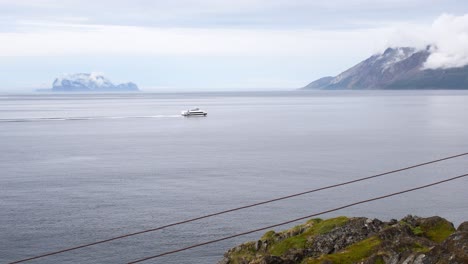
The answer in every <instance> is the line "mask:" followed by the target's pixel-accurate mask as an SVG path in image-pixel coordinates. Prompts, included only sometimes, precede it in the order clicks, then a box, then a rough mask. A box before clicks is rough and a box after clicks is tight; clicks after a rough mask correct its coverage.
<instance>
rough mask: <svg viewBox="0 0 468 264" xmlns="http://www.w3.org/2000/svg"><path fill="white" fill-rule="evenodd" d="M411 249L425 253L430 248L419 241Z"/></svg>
mask: <svg viewBox="0 0 468 264" xmlns="http://www.w3.org/2000/svg"><path fill="white" fill-rule="evenodd" d="M412 249H413V251H416V252H420V253H426V252H429V250H431V249H430V248H428V247H425V246H423V245H421V244H419V243H415V244H414V245H413V248H412Z"/></svg>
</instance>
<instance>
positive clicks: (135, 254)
mask: <svg viewBox="0 0 468 264" xmlns="http://www.w3.org/2000/svg"><path fill="white" fill-rule="evenodd" d="M195 106H198V107H201V108H203V109H205V110H207V111H208V116H207V117H206V118H183V117H181V116H179V113H180V111H181V110H185V109H187V108H189V107H195ZM467 151H468V92H463V91H458V92H456V91H445V92H437V91H426V92H416V91H407V92H402V91H399V92H396V91H393V92H383V91H381V92H301V93H299V92H277V93H206V94H203V93H202V94H195V93H194V94H144V93H142V94H121V95H118V94H107V95H106V94H97V95H84V94H82V95H79V94H75V95H69V94H57V95H50V94H35V95H0V263H5V262H9V261H14V260H17V259H21V258H25V257H29V256H33V255H37V254H41V253H45V252H49V251H54V250H58V249H62V248H64V247H68V246H75V245H77V244H82V243H87V242H93V241H96V240H99V239H105V238H109V237H112V236H117V235H121V234H124V233H127V232H135V231H140V230H143V229H147V228H153V227H157V226H160V225H165V224H168V223H171V222H174V221H179V220H183V219H187V218H191V217H196V216H200V215H204V214H208V213H213V212H217V211H220V210H224V209H229V208H232V207H237V206H240V205H246V204H250V203H255V202H259V201H263V200H265V199H270V198H274V197H278V196H282V195H288V194H292V193H296V192H301V191H305V190H309V189H313V188H316V187H321V186H325V185H329V184H334V183H339V182H342V181H346V180H350V179H355V178H359V177H364V176H369V175H372V174H375V173H380V172H384V171H387V170H392V169H396V168H400V167H404V166H408V165H412V164H415V163H420V162H425V161H429V160H432V159H437V158H441V157H444V156H449V155H453V154H458V153H462V152H467ZM467 172H468V157H464V158H459V159H455V160H452V161H446V162H443V163H440V164H436V165H430V166H427V167H424V168H419V169H415V170H412V171H408V172H403V173H398V174H394V175H389V176H386V177H384V178H380V179H374V180H371V181H367V182H361V183H356V184H353V185H349V186H346V187H340V188H337V189H333V190H328V191H323V192H319V193H314V194H309V195H305V196H302V197H297V198H294V199H290V200H287V201H281V202H278V203H275V204H269V205H265V206H261V207H258V208H253V209H248V210H244V211H239V212H235V213H231V214H226V215H222V216H218V217H213V218H210V219H205V220H202V221H198V222H194V223H190V224H187V225H183V226H178V227H172V228H168V229H165V230H161V231H157V232H154V233H149V234H144V235H140V236H136V237H133V238H128V239H123V240H120V241H115V242H112V243H108V244H104V245H98V246H94V247H91V248H88V249H82V250H77V251H74V252H70V253H65V254H62V255H57V256H51V257H48V258H44V259H41V260H37V261H31V262H30V263H126V262H128V261H131V260H136V259H139V258H141V257H145V256H149V255H155V254H158V253H161V252H164V251H167V250H173V249H177V248H179V247H183V246H188V245H191V244H193V243H200V242H204V241H207V240H210V239H216V238H220V237H223V236H228V235H232V234H235V233H239V232H244V231H247V230H250V229H254V228H258V227H261V226H264V225H270V224H275V223H277V222H282V221H286V220H289V219H292V218H296V217H300V216H303V215H309V214H313V213H315V212H319V211H321V210H325V209H329V208H332V207H335V206H340V205H344V204H347V203H350V202H354V201H359V200H363V199H367V198H371V197H374V196H379V195H383V194H386V193H390V192H394V191H398V190H401V189H406V188H410V187H415V186H418V185H422V184H427V183H430V182H433V181H437V180H440V179H443V178H447V177H452V176H457V175H459V174H464V173H467ZM467 187H468V180H467V179H466V178H465V179H462V180H458V181H455V182H450V183H446V184H444V185H440V186H437V187H432V188H429V189H425V190H420V191H417V192H413V193H409V194H405V195H402V196H399V197H393V198H389V199H387V200H381V201H376V202H373V203H370V204H365V205H359V206H356V207H352V208H348V209H345V210H342V211H339V212H336V213H333V214H327V215H324V216H323V218H327V217H331V216H335V215H348V216H367V217H378V218H380V219H382V220H388V219H391V218H401V217H403V216H405V215H407V214H416V215H420V216H431V215H441V216H443V217H446V218H447V219H449V220H450V221H452V222H454V223H455V224H459V223H461V222H462V221H465V220H468V202H467V201H468V192H467V191H466V190H467ZM286 227H287V226H285V227H284V228H286ZM280 229H283V228H280ZM259 236H261V233H258V234H252V235H250V236H246V237H241V238H237V239H233V240H228V241H224V242H219V243H216V244H213V245H209V246H205V247H200V248H197V249H192V250H189V251H186V252H183V253H179V254H175V255H170V256H166V257H163V258H160V259H156V260H152V261H147V263H174V264H175V263H177V264H180V263H200V264H201V263H216V262H217V261H218V260H219V259H220V258H221V256H222V254H223V252H224V251H226V250H227V249H229V248H230V247H232V246H234V245H236V244H238V243H241V242H243V241H247V240H253V239H255V238H257V237H259Z"/></svg>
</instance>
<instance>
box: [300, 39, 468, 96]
mask: <svg viewBox="0 0 468 264" xmlns="http://www.w3.org/2000/svg"><path fill="white" fill-rule="evenodd" d="M430 54H431V53H430V49H429V48H427V49H425V50H416V49H414V48H409V47H403V48H388V49H387V50H385V52H384V53H382V54H377V55H373V56H371V57H370V58H368V59H366V60H364V61H362V62H360V63H359V64H357V65H355V66H354V67H352V68H350V69H348V70H346V71H344V72H342V73H340V74H339V75H337V76H336V77H332V78H330V77H324V78H321V79H318V80H316V81H314V82H311V83H310V84H308V85H307V86H305V87H304V88H303V89H327V90H334V89H346V90H361V89H362V90H366V89H368V90H370V89H468V66H465V67H461V68H451V69H423V65H424V62H425V61H426V60H427V58H428V57H429V55H430Z"/></svg>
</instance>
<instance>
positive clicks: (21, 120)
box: [0, 115, 182, 122]
mask: <svg viewBox="0 0 468 264" xmlns="http://www.w3.org/2000/svg"><path fill="white" fill-rule="evenodd" d="M175 117H182V116H180V115H151V116H77V117H38V118H12V119H9V118H8V119H0V122H40V121H84V120H100V119H135V118H175Z"/></svg>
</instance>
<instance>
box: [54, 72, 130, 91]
mask: <svg viewBox="0 0 468 264" xmlns="http://www.w3.org/2000/svg"><path fill="white" fill-rule="evenodd" d="M52 91H60V92H82V91H90V92H93V91H95V92H99V91H138V87H137V85H136V84H134V83H132V82H129V83H122V84H119V85H114V84H113V83H112V82H111V81H110V80H108V79H107V78H105V77H104V76H103V75H101V74H98V73H76V74H69V75H66V76H63V77H59V78H56V79H55V81H54V82H53V84H52Z"/></svg>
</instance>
